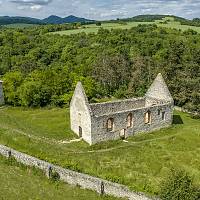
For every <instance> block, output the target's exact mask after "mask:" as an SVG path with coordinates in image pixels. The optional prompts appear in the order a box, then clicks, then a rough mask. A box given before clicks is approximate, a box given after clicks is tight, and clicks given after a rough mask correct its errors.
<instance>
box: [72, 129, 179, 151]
mask: <svg viewBox="0 0 200 200" xmlns="http://www.w3.org/2000/svg"><path fill="white" fill-rule="evenodd" d="M178 135H181V133H176V134H173V135H168V136H163V137H160V138H153V139H147V140H142V141H137V142H131V141H127V140H125V141H123V142H124V144H123V145H120V146H116V147H112V148H108V149H99V150H90V151H79V152H78V151H77V152H69V153H68V154H87V153H105V152H109V151H113V150H117V149H122V148H127V147H131V146H137V145H140V144H144V143H149V142H154V141H159V140H166V139H169V138H172V137H175V136H178Z"/></svg>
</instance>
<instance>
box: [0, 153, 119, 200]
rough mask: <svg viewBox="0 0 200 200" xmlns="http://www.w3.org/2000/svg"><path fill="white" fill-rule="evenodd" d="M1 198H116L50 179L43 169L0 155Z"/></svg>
mask: <svg viewBox="0 0 200 200" xmlns="http://www.w3.org/2000/svg"><path fill="white" fill-rule="evenodd" d="M0 180H1V181H0V188H1V190H0V199H1V200H15V199H20V200H27V199H29V200H31V199H33V200H36V199H38V200H39V199H42V200H45V199H46V200H47V199H48V200H50V199H52V200H55V199H56V200H61V199H63V200H64V199H68V200H71V199H74V200H85V199H87V200H94V199H97V200H114V199H117V198H114V197H107V196H100V195H98V194H96V193H95V192H92V191H88V190H83V189H80V188H78V187H72V186H70V185H67V184H65V183H62V182H53V181H50V180H48V179H47V178H46V177H45V176H44V175H43V174H42V172H41V171H39V170H36V169H31V168H27V167H25V166H22V165H20V164H18V163H16V162H15V161H13V162H11V161H8V160H6V159H5V158H3V157H1V156H0Z"/></svg>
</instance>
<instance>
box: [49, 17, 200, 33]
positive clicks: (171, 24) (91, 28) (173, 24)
mask: <svg viewBox="0 0 200 200" xmlns="http://www.w3.org/2000/svg"><path fill="white" fill-rule="evenodd" d="M165 22H166V23H165ZM140 24H141V25H144V24H156V25H157V26H159V27H165V28H172V29H173V28H175V29H180V30H182V31H186V30H188V29H192V30H194V31H197V32H198V33H200V27H195V26H188V25H181V23H180V22H178V21H174V18H173V17H166V18H164V19H163V20H155V22H125V23H124V24H121V23H117V22H116V23H102V25H101V26H96V24H90V25H84V26H82V27H80V28H79V29H74V30H66V31H58V32H53V33H51V34H60V35H71V34H77V33H81V32H84V33H87V34H88V33H97V32H98V31H99V29H100V28H104V29H108V30H111V29H131V28H133V27H137V26H138V25H140Z"/></svg>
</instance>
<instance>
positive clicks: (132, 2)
mask: <svg viewBox="0 0 200 200" xmlns="http://www.w3.org/2000/svg"><path fill="white" fill-rule="evenodd" d="M141 14H171V15H176V16H180V17H185V18H188V19H192V18H195V17H199V18H200V0H0V15H1V16H28V17H36V18H40V19H42V18H45V17H48V16H50V15H58V16H60V17H66V16H68V15H75V16H78V17H85V18H88V19H96V20H106V19H116V18H126V17H133V16H136V15H141Z"/></svg>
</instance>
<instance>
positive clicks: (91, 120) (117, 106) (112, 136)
mask: <svg viewBox="0 0 200 200" xmlns="http://www.w3.org/2000/svg"><path fill="white" fill-rule="evenodd" d="M173 107H174V101H173V98H172V96H171V94H170V92H169V90H168V87H167V85H166V83H165V81H164V79H163V77H162V75H161V74H158V76H157V77H156V79H155V80H154V82H153V83H152V85H151V86H150V88H149V89H148V91H147V93H146V95H145V96H144V97H141V98H132V99H127V100H121V101H113V102H106V103H96V104H89V103H88V99H87V96H86V94H85V91H84V89H83V86H82V84H81V83H80V82H79V83H78V84H77V87H76V89H75V92H74V95H73V98H72V101H71V104H70V120H71V129H72V130H73V131H74V132H75V133H76V134H77V135H79V136H80V137H82V138H83V139H84V140H85V141H86V142H88V143H89V144H91V145H92V144H95V143H99V142H102V141H107V140H117V139H120V138H121V137H122V135H123V138H127V137H129V136H131V135H134V134H137V133H140V132H151V131H154V130H157V129H161V128H165V127H168V126H170V125H171V124H172V116H173ZM146 113H149V117H150V122H149V123H145V116H146ZM128 115H131V116H132V126H131V127H129V126H127V117H128ZM109 119H112V120H113V126H112V127H113V128H112V130H108V120H109Z"/></svg>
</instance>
